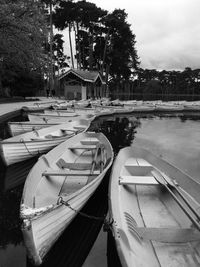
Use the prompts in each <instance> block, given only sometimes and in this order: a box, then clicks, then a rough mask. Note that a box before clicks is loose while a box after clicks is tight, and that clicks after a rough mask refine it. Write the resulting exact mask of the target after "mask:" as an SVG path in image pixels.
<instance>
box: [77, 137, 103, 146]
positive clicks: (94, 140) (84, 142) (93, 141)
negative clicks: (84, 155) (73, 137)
mask: <svg viewBox="0 0 200 267" xmlns="http://www.w3.org/2000/svg"><path fill="white" fill-rule="evenodd" d="M80 142H81V144H82V145H97V144H99V139H97V138H95V137H91V138H85V139H83V140H81V141H80Z"/></svg>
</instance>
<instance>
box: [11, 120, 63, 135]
mask: <svg viewBox="0 0 200 267" xmlns="http://www.w3.org/2000/svg"><path fill="white" fill-rule="evenodd" d="M56 124H59V123H48V122H35V123H34V122H30V121H9V122H8V131H9V133H10V135H11V136H16V135H19V134H23V133H27V132H31V131H35V130H40V129H42V128H46V127H50V126H54V125H56Z"/></svg>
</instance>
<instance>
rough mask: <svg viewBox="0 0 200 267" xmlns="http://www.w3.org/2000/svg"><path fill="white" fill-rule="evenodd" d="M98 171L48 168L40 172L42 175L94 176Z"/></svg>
mask: <svg viewBox="0 0 200 267" xmlns="http://www.w3.org/2000/svg"><path fill="white" fill-rule="evenodd" d="M98 174H99V171H94V172H93V173H92V174H91V172H90V170H86V171H85V170H83V171H82V170H81V171H68V170H54V169H51V168H49V169H48V170H47V171H45V172H43V173H42V176H45V177H48V176H62V177H63V176H94V175H98Z"/></svg>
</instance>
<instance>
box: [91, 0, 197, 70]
mask: <svg viewBox="0 0 200 267" xmlns="http://www.w3.org/2000/svg"><path fill="white" fill-rule="evenodd" d="M90 2H93V3H95V4H96V5H97V6H99V7H101V8H103V9H106V10H109V11H113V10H114V9H115V8H121V9H125V11H126V12H127V13H128V23H130V24H131V27H132V30H133V33H135V35H136V41H137V43H136V48H137V50H138V56H139V57H140V61H141V67H143V68H155V69H184V68H185V67H188V66H189V67H191V68H193V69H194V68H200V34H199V33H200V12H199V10H200V1H199V0H167V1H166V0H123V1H121V0H109V1H108V0H93V1H92V0H91V1H90Z"/></svg>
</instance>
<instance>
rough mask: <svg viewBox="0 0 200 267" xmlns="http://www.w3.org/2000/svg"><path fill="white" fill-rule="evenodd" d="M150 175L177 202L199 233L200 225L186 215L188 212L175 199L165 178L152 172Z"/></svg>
mask: <svg viewBox="0 0 200 267" xmlns="http://www.w3.org/2000/svg"><path fill="white" fill-rule="evenodd" d="M151 173H152V175H153V176H154V177H155V179H156V180H157V181H158V182H159V183H160V184H162V185H164V187H165V188H166V189H167V191H168V192H169V193H170V194H171V196H172V197H173V199H174V200H175V201H176V202H177V204H178V205H179V206H180V207H181V209H182V210H183V211H184V212H185V214H186V215H187V216H188V218H189V219H190V220H191V221H192V223H193V224H194V225H195V226H196V228H197V229H198V230H199V231H200V224H199V223H198V222H197V221H196V220H195V219H194V218H193V217H192V216H191V215H190V214H189V213H188V211H187V210H186V209H185V207H184V206H183V204H182V203H181V201H180V200H179V199H178V198H177V197H176V195H175V194H174V193H173V192H172V190H171V189H170V188H169V186H168V183H167V181H166V180H165V178H164V177H163V176H162V175H161V174H160V173H159V172H157V171H155V170H154V171H152V172H151Z"/></svg>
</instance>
